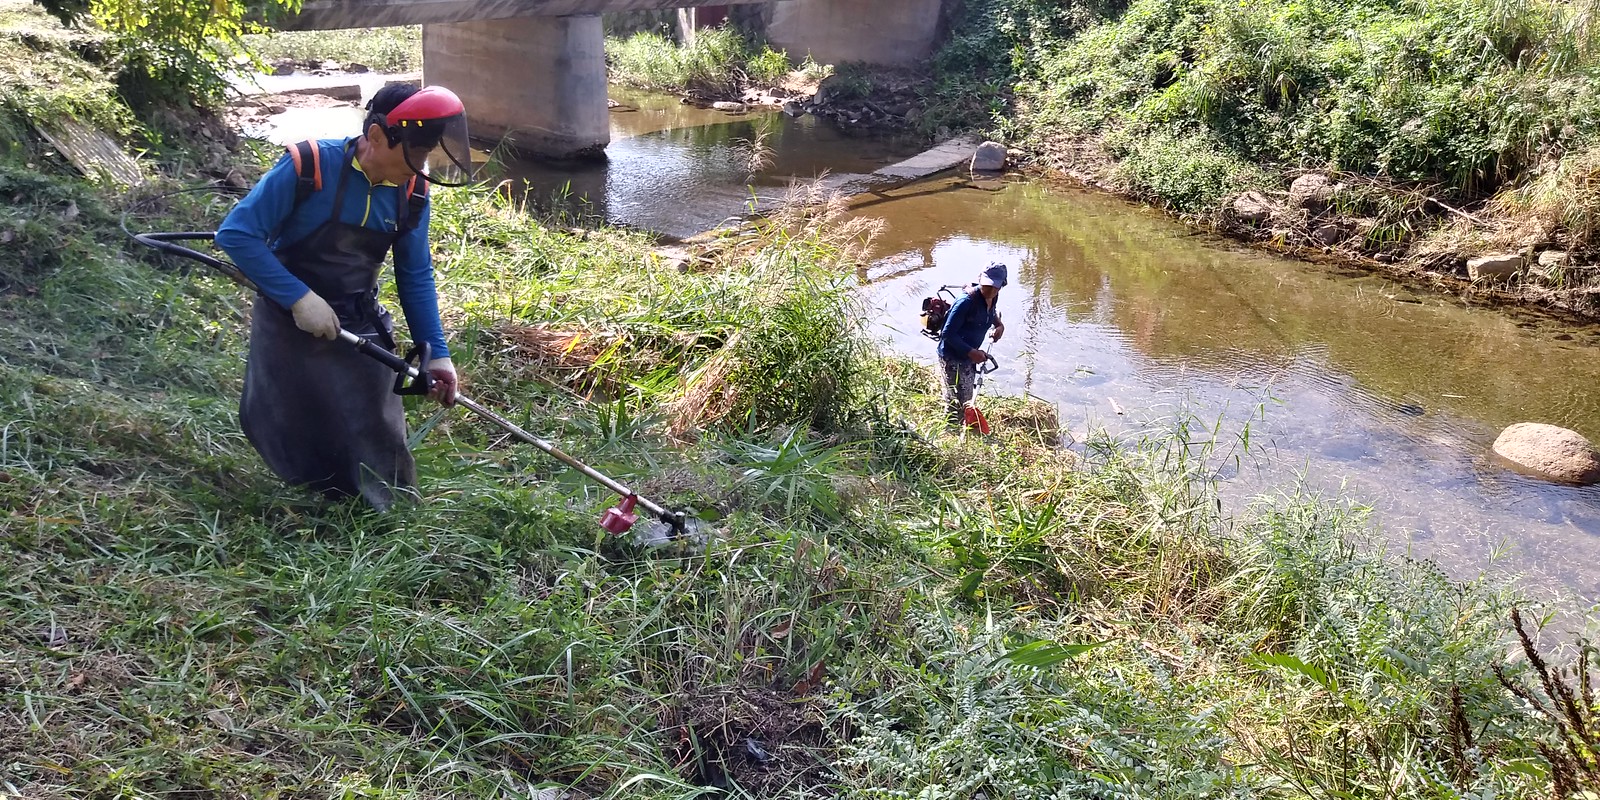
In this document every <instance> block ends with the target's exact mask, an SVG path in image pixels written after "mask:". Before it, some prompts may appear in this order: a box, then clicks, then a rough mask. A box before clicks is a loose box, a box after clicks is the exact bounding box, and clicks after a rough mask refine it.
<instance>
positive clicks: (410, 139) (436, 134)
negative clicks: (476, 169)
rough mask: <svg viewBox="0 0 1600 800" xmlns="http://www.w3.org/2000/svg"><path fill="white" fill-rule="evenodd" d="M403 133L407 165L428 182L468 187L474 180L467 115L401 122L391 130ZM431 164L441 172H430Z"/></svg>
mask: <svg viewBox="0 0 1600 800" xmlns="http://www.w3.org/2000/svg"><path fill="white" fill-rule="evenodd" d="M390 130H391V131H398V132H399V134H400V142H399V144H400V147H401V148H402V151H403V153H404V155H405V160H406V166H408V167H410V168H411V171H412V172H415V173H416V174H418V175H420V176H422V178H423V179H424V180H426V181H428V182H429V183H432V184H435V185H438V186H465V185H467V184H468V183H471V182H472V181H473V179H474V175H473V166H472V149H471V146H470V142H469V139H468V138H467V116H466V115H465V114H456V115H455V116H451V117H444V118H442V119H430V120H420V121H419V120H402V121H401V122H400V124H399V125H396V126H394V127H393V128H391V129H390ZM430 162H431V163H432V164H433V165H436V166H437V167H439V169H429V165H430Z"/></svg>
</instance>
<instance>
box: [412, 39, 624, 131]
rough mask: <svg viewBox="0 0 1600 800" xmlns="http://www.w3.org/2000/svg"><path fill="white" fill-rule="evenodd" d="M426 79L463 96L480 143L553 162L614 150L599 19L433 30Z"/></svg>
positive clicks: (426, 42)
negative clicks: (499, 143) (501, 145)
mask: <svg viewBox="0 0 1600 800" xmlns="http://www.w3.org/2000/svg"><path fill="white" fill-rule="evenodd" d="M422 77H423V82H424V83H425V84H428V85H434V84H437V85H440V86H445V87H447V88H449V89H451V90H453V91H454V92H455V93H456V94H458V95H460V96H461V101H462V102H463V103H465V104H466V106H467V124H468V126H469V128H470V129H471V130H472V135H473V137H474V138H478V139H482V140H484V141H487V142H497V141H501V140H505V141H506V143H507V144H509V145H510V146H511V147H513V148H514V149H516V150H517V151H518V152H520V153H524V154H530V155H538V156H545V157H550V158H599V157H603V155H604V152H605V147H606V145H608V144H610V143H611V120H610V114H609V111H608V109H607V108H606V56H605V34H604V31H603V29H602V28H601V25H600V17H599V16H598V15H593V16H581V17H540V18H535V19H503V20H487V21H479V22H459V23H454V24H450V25H426V26H424V27H423V29H422Z"/></svg>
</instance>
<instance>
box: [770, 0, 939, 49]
mask: <svg viewBox="0 0 1600 800" xmlns="http://www.w3.org/2000/svg"><path fill="white" fill-rule="evenodd" d="M940 5H941V3H940V0H872V2H862V0H789V2H780V3H773V4H772V12H771V13H772V17H771V21H770V22H769V23H768V24H767V40H768V41H769V42H771V43H772V45H773V46H774V47H778V48H781V49H783V50H787V51H788V52H789V57H790V58H792V59H794V60H795V61H799V60H801V59H803V58H805V57H806V55H807V54H808V53H809V54H810V55H811V57H812V58H814V59H816V60H817V61H818V62H819V63H822V64H841V63H844V62H846V61H863V62H866V63H869V64H883V65H898V64H913V63H916V62H918V61H921V60H923V59H926V58H928V57H929V56H931V55H933V48H934V45H935V44H936V43H937V41H936V40H937V38H938V35H939V11H940Z"/></svg>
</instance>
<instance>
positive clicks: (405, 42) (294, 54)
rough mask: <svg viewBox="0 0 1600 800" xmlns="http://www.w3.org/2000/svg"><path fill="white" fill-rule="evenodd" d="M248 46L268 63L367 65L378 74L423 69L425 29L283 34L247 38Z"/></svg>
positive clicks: (398, 28) (283, 32)
mask: <svg viewBox="0 0 1600 800" xmlns="http://www.w3.org/2000/svg"><path fill="white" fill-rule="evenodd" d="M244 44H245V46H246V47H248V48H250V50H251V51H253V52H254V53H255V54H256V55H258V56H260V57H261V58H262V59H264V60H266V61H278V60H280V59H289V60H292V61H297V62H302V63H304V62H311V61H337V62H339V63H340V64H341V65H350V64H363V65H365V66H367V67H369V68H371V69H373V70H376V71H378V72H417V71H420V70H421V69H422V27H421V26H418V25H411V26H403V27H394V28H364V29H355V30H337V31H280V32H276V33H264V34H253V35H250V36H246V37H244Z"/></svg>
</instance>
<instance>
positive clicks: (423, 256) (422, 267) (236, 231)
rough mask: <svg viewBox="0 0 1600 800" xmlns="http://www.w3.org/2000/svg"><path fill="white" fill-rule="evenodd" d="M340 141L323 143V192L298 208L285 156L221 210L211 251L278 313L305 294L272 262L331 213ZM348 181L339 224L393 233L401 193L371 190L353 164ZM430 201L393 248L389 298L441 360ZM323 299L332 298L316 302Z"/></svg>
mask: <svg viewBox="0 0 1600 800" xmlns="http://www.w3.org/2000/svg"><path fill="white" fill-rule="evenodd" d="M347 141H348V140H346V139H322V140H319V141H318V142H317V146H318V147H319V148H321V158H320V164H321V167H322V191H320V192H315V193H313V194H312V195H311V196H310V197H307V198H306V201H305V202H304V203H301V204H299V205H296V204H295V201H294V200H295V197H294V195H295V185H296V183H297V181H298V178H299V176H298V175H297V174H296V173H295V169H294V163H293V161H292V160H291V159H290V157H289V155H288V154H287V153H286V154H284V155H283V156H281V157H279V158H278V163H277V164H276V165H274V166H273V167H272V169H270V170H268V171H267V174H266V175H265V176H263V177H262V178H261V181H260V182H259V183H257V184H256V186H255V188H254V189H252V190H250V194H249V195H248V196H246V197H245V198H244V199H243V200H240V201H239V204H238V205H236V206H234V207H233V211H231V212H229V213H228V218H227V219H225V220H223V222H222V227H220V228H218V229H217V246H218V247H220V248H222V250H223V252H225V253H227V254H228V256H229V257H230V258H232V259H233V263H235V264H237V265H239V269H240V270H242V271H243V272H244V274H245V275H246V276H247V277H249V278H250V280H252V281H254V282H255V284H256V287H257V288H259V289H261V293H262V294H264V295H266V296H267V297H268V298H271V299H272V301H273V302H275V303H277V304H278V305H280V306H283V307H284V308H289V307H290V306H293V305H294V302H295V301H296V300H299V299H300V298H301V297H303V296H305V294H306V292H308V291H310V289H308V288H306V285H305V284H304V283H303V282H301V280H300V279H299V278H296V277H295V276H293V275H291V274H289V270H288V269H286V268H284V266H283V263H282V262H280V261H278V257H277V256H276V255H275V254H274V251H275V250H278V249H282V248H284V247H287V246H289V245H291V244H294V243H295V242H297V241H299V240H301V239H303V238H305V237H306V236H309V235H310V234H311V233H312V232H313V231H315V230H316V229H317V228H318V227H320V226H321V225H322V223H324V222H326V221H328V219H329V218H330V217H332V216H333V196H334V194H335V193H336V188H335V187H337V186H338V185H339V173H340V171H341V170H343V169H345V166H344V148H345V144H346V142H347ZM350 170H351V173H352V174H351V175H350V182H349V184H348V186H347V188H346V189H345V193H344V208H341V209H339V219H340V221H342V222H348V223H350V224H352V225H361V226H363V227H366V228H371V229H373V230H376V231H385V232H392V231H394V230H395V219H396V213H395V212H396V210H397V209H398V208H399V204H400V203H404V202H409V201H407V200H404V199H401V197H400V194H401V193H402V192H403V191H404V190H403V189H402V188H401V187H398V186H394V185H393V184H386V183H380V184H377V185H374V184H373V183H372V182H371V181H369V180H368V179H367V173H365V172H363V171H362V170H361V165H360V164H359V163H357V164H353V165H352V166H351V167H350ZM432 210H433V203H432V202H431V201H430V202H428V204H427V205H425V206H423V207H422V217H421V218H420V219H418V220H417V226H416V227H415V228H414V229H412V231H411V232H410V233H408V234H406V235H405V236H402V237H401V238H400V240H399V241H397V242H395V244H394V283H395V293H396V294H397V295H399V297H400V308H401V310H402V311H404V312H405V315H406V325H407V326H408V327H409V328H410V329H411V338H413V339H415V340H417V341H419V342H427V343H428V344H430V345H432V346H433V357H434V358H444V357H446V356H448V355H450V349H449V347H448V346H446V344H445V341H444V326H443V325H442V324H440V322H439V295H438V292H437V290H436V289H435V288H434V282H433V254H432V253H431V252H430V251H429V248H428V221H429V218H430V217H431V216H432ZM323 299H324V300H330V299H332V298H326V297H325V298H323Z"/></svg>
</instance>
